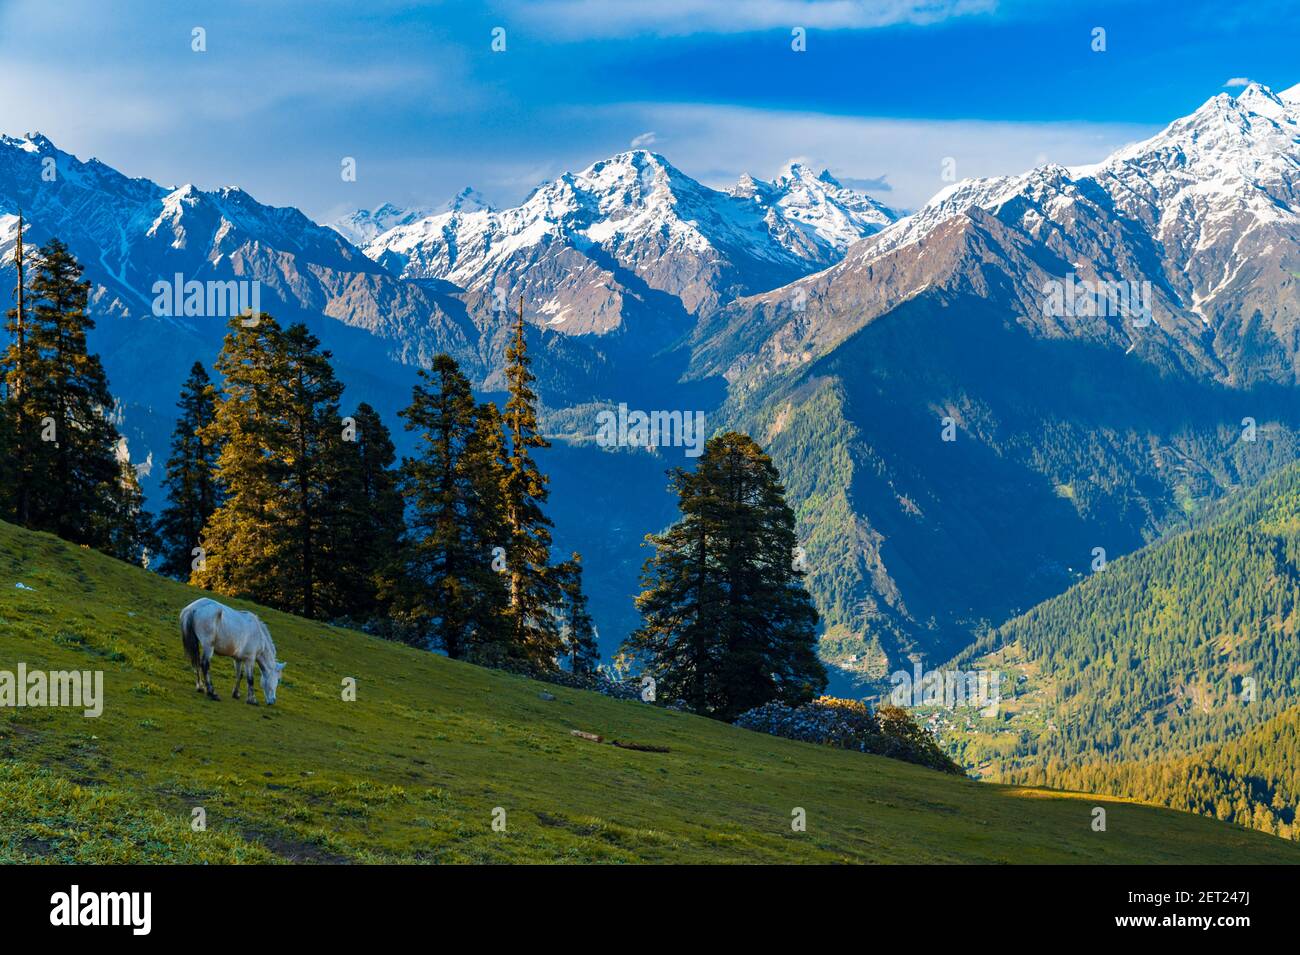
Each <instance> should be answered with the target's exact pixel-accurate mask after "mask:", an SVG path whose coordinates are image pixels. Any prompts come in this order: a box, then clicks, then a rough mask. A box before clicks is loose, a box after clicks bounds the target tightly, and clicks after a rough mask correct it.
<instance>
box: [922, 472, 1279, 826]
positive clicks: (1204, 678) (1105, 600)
mask: <svg viewBox="0 0 1300 955" xmlns="http://www.w3.org/2000/svg"><path fill="white" fill-rule="evenodd" d="M1196 523H1197V527H1196V528H1195V529H1193V530H1191V531H1188V532H1186V533H1183V534H1180V535H1177V536H1175V537H1172V538H1169V539H1167V540H1164V541H1161V542H1160V543H1158V544H1155V545H1152V546H1150V547H1148V548H1146V549H1144V550H1142V551H1139V552H1138V553H1136V554H1133V555H1131V556H1128V557H1125V558H1121V559H1119V560H1116V561H1112V562H1110V563H1109V564H1107V565H1106V566H1105V568H1104V569H1103V570H1099V571H1097V572H1094V573H1092V574H1091V575H1090V576H1089V577H1088V578H1087V579H1086V580H1084V581H1082V582H1081V583H1079V584H1078V585H1076V586H1075V587H1073V588H1071V589H1070V590H1068V591H1067V592H1066V593H1064V594H1062V595H1061V596H1059V597H1056V598H1054V599H1052V600H1049V601H1047V602H1045V603H1043V604H1041V605H1039V606H1037V607H1035V608H1034V609H1032V610H1030V611H1029V612H1028V613H1025V614H1023V615H1022V616H1019V617H1017V618H1016V619H1014V620H1011V621H1009V622H1008V623H1006V624H1005V625H1003V626H1001V627H999V628H997V629H995V630H993V631H991V632H990V633H988V634H987V635H986V636H985V637H984V638H983V639H982V640H981V641H980V642H979V643H978V644H977V645H976V646H975V647H973V648H972V649H971V650H970V651H968V652H967V653H965V654H963V655H961V656H960V657H959V658H958V660H957V664H958V665H959V666H962V667H964V668H971V669H978V668H986V667H987V668H995V669H998V670H1001V671H1002V672H1003V673H1004V674H1005V678H1004V680H1003V687H1004V690H1003V693H1004V697H1006V698H1005V699H1004V702H1003V705H1002V707H1001V709H1000V712H999V715H998V718H997V719H995V720H987V719H985V720H974V719H972V720H969V721H968V722H967V723H964V724H962V725H960V726H958V725H953V726H949V727H947V729H948V732H947V733H946V737H947V742H948V743H949V744H950V745H951V747H952V748H953V749H954V750H955V751H957V752H958V753H959V755H960V756H961V757H962V758H963V760H964V761H965V762H966V763H967V764H968V765H973V766H976V767H977V768H978V769H979V771H980V772H981V774H983V775H986V776H990V777H994V778H1004V779H1015V780H1028V779H1033V780H1039V781H1042V780H1050V781H1051V782H1052V783H1053V784H1060V785H1083V784H1084V783H1085V782H1086V783H1089V784H1096V785H1098V786H1099V787H1100V788H1103V789H1105V790H1106V791H1113V792H1120V791H1123V792H1125V793H1127V794H1130V795H1133V796H1137V797H1140V798H1151V799H1156V800H1158V801H1161V802H1165V803H1166V804H1169V805H1173V806H1178V807H1181V808H1189V809H1194V810H1195V811H1209V812H1210V813H1211V814H1213V815H1216V816H1218V817H1220V818H1232V819H1234V820H1237V821H1243V820H1246V821H1250V822H1252V823H1254V822H1258V823H1259V824H1260V825H1261V827H1262V828H1268V829H1269V830H1270V831H1273V830H1275V829H1278V828H1279V827H1281V826H1284V825H1285V826H1290V825H1291V824H1292V823H1293V819H1294V817H1293V810H1294V806H1295V795H1296V793H1295V786H1294V781H1293V779H1294V768H1293V765H1292V763H1293V761H1294V752H1295V720H1296V715H1295V713H1296V711H1295V709H1294V706H1295V703H1296V700H1297V698H1298V697H1300V640H1298V639H1297V629H1298V628H1300V617H1298V616H1297V609H1298V608H1300V468H1296V467H1292V468H1288V469H1286V470H1284V471H1282V472H1280V473H1278V474H1276V475H1274V476H1272V477H1270V478H1268V479H1266V480H1265V481H1264V482H1262V483H1261V484H1260V485H1259V486H1258V487H1256V488H1254V489H1253V490H1249V491H1241V492H1238V493H1237V494H1236V495H1234V496H1232V497H1230V498H1229V499H1227V500H1226V501H1224V502H1223V503H1222V504H1220V505H1219V506H1217V507H1215V508H1213V509H1211V510H1210V511H1209V512H1207V513H1206V514H1205V515H1204V516H1203V517H1201V518H1200V519H1199V520H1198V521H1197V522H1196ZM1243 734H1245V735H1243ZM1268 767H1272V768H1271V769H1269V768H1268ZM1189 774H1190V776H1191V778H1190V779H1189V778H1188V777H1189Z"/></svg>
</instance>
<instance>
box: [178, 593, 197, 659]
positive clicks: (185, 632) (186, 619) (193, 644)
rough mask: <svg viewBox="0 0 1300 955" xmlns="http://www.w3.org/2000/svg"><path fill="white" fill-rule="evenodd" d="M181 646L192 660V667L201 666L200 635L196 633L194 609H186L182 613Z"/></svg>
mask: <svg viewBox="0 0 1300 955" xmlns="http://www.w3.org/2000/svg"><path fill="white" fill-rule="evenodd" d="M181 645H182V646H184V647H185V655H186V656H187V657H189V658H190V666H194V667H197V666H198V665H199V635H198V634H197V633H195V631H194V608H193V607H186V608H185V609H184V610H182V611H181Z"/></svg>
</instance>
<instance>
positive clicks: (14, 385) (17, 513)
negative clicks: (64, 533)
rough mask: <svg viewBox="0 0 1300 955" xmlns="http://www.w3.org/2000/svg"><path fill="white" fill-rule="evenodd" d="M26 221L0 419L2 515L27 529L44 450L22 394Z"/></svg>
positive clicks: (27, 364) (17, 259) (17, 245)
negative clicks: (39, 460) (35, 477)
mask: <svg viewBox="0 0 1300 955" xmlns="http://www.w3.org/2000/svg"><path fill="white" fill-rule="evenodd" d="M23 228H24V227H23V216H22V213H21V212H19V214H18V232H17V238H16V239H15V242H14V271H15V273H16V275H17V279H16V282H15V285H14V307H13V308H11V309H10V310H9V311H8V313H7V314H6V322H5V330H6V331H7V332H8V333H9V347H8V349H7V350H6V352H5V355H4V359H3V362H2V363H0V370H2V371H3V384H4V399H5V406H4V411H5V413H4V415H3V417H2V418H0V442H2V443H3V448H0V450H2V451H3V457H0V478H3V480H0V496H2V497H0V500H2V501H3V505H4V513H5V514H6V516H12V517H13V519H14V520H15V521H17V522H18V523H19V524H22V525H24V526H25V525H26V524H27V523H28V521H29V519H30V516H31V498H32V482H33V480H34V473H35V471H36V469H37V461H36V459H35V458H36V455H37V454H38V453H39V452H40V451H41V450H42V449H41V442H40V433H39V428H38V424H39V422H37V421H35V420H33V419H32V417H31V412H32V410H33V409H32V404H31V397H32V396H31V393H30V391H31V390H30V389H28V394H26V395H24V393H23V385H24V383H25V382H26V380H27V370H28V369H30V368H31V367H32V357H31V349H30V347H29V337H28V332H27V257H26V254H25V252H24V246H23Z"/></svg>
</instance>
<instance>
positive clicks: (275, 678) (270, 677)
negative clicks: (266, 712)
mask: <svg viewBox="0 0 1300 955" xmlns="http://www.w3.org/2000/svg"><path fill="white" fill-rule="evenodd" d="M283 669H284V664H283V663H272V664H271V665H270V666H269V667H264V668H263V669H262V695H263V696H264V697H266V704H267V706H270V705H271V704H273V703H274V702H275V688H276V687H277V686H279V685H280V671H281V670H283Z"/></svg>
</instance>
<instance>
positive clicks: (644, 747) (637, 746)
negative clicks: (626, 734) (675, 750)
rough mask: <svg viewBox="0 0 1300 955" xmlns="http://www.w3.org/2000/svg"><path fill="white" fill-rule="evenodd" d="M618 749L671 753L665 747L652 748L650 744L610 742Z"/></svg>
mask: <svg viewBox="0 0 1300 955" xmlns="http://www.w3.org/2000/svg"><path fill="white" fill-rule="evenodd" d="M611 742H612V743H613V744H614V745H615V746H617V747H618V748H619V749H635V750H639V751H640V752H643V753H671V752H672V750H671V749H669V748H668V747H667V746H654V745H651V744H650V743H630V742H628V741H627V740H625V739H616V740H611Z"/></svg>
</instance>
